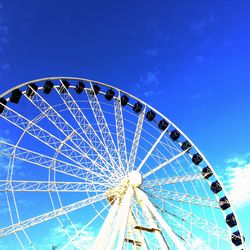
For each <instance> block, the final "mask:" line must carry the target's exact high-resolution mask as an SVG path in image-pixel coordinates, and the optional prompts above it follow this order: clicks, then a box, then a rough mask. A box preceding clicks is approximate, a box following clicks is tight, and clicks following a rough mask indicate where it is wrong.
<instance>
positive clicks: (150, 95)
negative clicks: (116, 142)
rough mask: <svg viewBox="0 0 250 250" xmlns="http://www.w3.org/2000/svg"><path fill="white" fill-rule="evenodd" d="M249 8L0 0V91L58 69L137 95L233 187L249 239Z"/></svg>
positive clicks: (214, 3)
mask: <svg viewBox="0 0 250 250" xmlns="http://www.w3.org/2000/svg"><path fill="white" fill-rule="evenodd" d="M249 10H250V2H249V1H246V0H245V1H244V0H243V1H240V2H239V1H225V0H224V1H199V2H198V1H195V2H192V3H191V2H190V1H175V3H173V1H80V0H79V1H76V0H75V1H47V0H44V1H37V0H32V1H31V0H28V1H18V0H13V1H7V0H6V1H4V0H0V92H1V93H2V92H4V91H6V90H7V89H9V88H10V87H12V86H14V85H17V84H19V83H21V82H24V81H28V80H32V79H36V78H40V77H46V76H58V75H64V76H79V77H86V78H90V79H95V80H99V81H102V82H107V83H110V84H111V85H115V86H117V87H119V88H121V89H124V90H126V91H128V92H129V93H131V94H134V95H136V96H138V97H139V98H141V99H143V100H144V101H146V102H148V103H149V104H150V105H152V106H153V107H155V108H156V109H158V110H159V111H161V112H162V113H164V114H165V115H166V116H167V117H169V118H170V119H171V120H172V121H173V122H175V123H176V125H177V126H179V127H180V128H181V129H182V130H183V131H184V132H185V133H186V134H187V135H188V136H189V137H190V138H191V139H192V140H193V141H194V142H195V144H196V145H197V146H198V147H199V149H200V150H201V151H202V152H203V153H204V154H205V155H206V156H207V158H208V160H209V161H210V162H211V163H212V165H213V166H214V168H215V169H216V170H217V173H218V174H219V176H220V177H221V178H222V179H223V180H224V182H225V184H227V185H226V186H227V187H228V188H229V189H230V188H233V189H234V191H233V192H234V194H233V195H234V197H236V196H237V194H239V193H240V194H242V195H239V196H238V197H239V200H238V203H239V204H238V206H237V212H238V216H239V218H240V219H241V221H242V227H243V230H244V234H245V236H246V239H248V241H249V240H250V228H249V223H248V222H249V215H248V213H247V211H249V209H250V188H249V185H247V184H248V182H247V179H246V177H250V144H249V133H248V131H249V124H250V108H249V107H250V99H249V90H250V64H249V60H250V42H249V40H250V33H249V30H250V16H249ZM0 136H6V135H4V131H0ZM242 183H243V185H242V186H240V184H242ZM244 184H245V185H244ZM235 193H236V195H235ZM242 196H243V198H242V199H241V198H240V197H242Z"/></svg>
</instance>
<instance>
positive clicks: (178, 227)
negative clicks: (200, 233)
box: [155, 205, 207, 249]
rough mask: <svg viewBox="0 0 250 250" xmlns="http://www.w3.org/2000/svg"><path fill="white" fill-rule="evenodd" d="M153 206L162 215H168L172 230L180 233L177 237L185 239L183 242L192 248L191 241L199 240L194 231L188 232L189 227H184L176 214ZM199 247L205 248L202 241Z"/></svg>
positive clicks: (181, 219)
mask: <svg viewBox="0 0 250 250" xmlns="http://www.w3.org/2000/svg"><path fill="white" fill-rule="evenodd" d="M155 207H156V208H157V209H158V210H159V211H160V212H161V213H162V214H163V215H164V216H166V215H167V217H168V219H169V220H171V221H172V222H173V223H174V224H173V230H174V232H175V233H176V234H180V235H181V236H180V235H179V237H180V238H181V239H182V240H184V241H185V244H186V246H187V247H188V248H192V247H193V246H192V241H196V242H197V240H199V238H198V237H197V236H196V235H195V234H194V232H190V229H189V228H187V227H185V226H184V225H183V224H182V223H181V222H183V218H181V217H179V216H178V215H176V213H175V214H173V213H171V212H169V211H167V210H165V209H163V208H161V207H159V206H157V205H155ZM199 247H200V248H201V249H203V248H202V247H204V249H207V248H205V244H204V242H200V244H199Z"/></svg>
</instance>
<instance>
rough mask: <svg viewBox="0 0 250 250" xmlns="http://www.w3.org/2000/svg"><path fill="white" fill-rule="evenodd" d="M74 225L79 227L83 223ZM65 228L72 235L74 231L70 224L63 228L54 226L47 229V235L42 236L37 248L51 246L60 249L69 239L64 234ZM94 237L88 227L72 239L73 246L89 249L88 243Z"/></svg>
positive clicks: (91, 241)
mask: <svg viewBox="0 0 250 250" xmlns="http://www.w3.org/2000/svg"><path fill="white" fill-rule="evenodd" d="M74 226H75V227H76V228H81V227H83V226H84V225H83V224H80V223H77V224H75V225H74ZM65 230H66V231H67V233H68V234H69V235H70V236H71V237H73V236H74V235H75V233H76V232H75V229H74V228H73V227H72V226H67V227H65V229H63V228H62V227H61V226H56V227H54V228H53V229H50V230H49V232H48V236H47V237H46V238H44V240H43V242H42V243H41V244H40V245H39V247H40V248H39V249H51V247H52V246H53V247H54V248H55V249H62V247H63V246H64V245H66V243H67V242H68V241H69V238H68V237H67V236H66V234H65ZM95 237H96V235H95V232H94V229H93V228H92V227H90V228H89V229H87V230H85V231H84V232H83V233H81V235H80V236H79V237H78V238H77V239H75V240H74V242H75V246H76V247H81V248H80V249H89V244H91V243H93V241H94V239H95ZM84 246H85V247H84ZM72 247H73V245H72V244H71V247H70V249H72ZM67 249H68V248H67Z"/></svg>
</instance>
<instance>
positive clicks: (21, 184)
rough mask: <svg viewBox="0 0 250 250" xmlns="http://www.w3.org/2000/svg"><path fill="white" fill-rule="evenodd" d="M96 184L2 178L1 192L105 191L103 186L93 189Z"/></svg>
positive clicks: (0, 181)
mask: <svg viewBox="0 0 250 250" xmlns="http://www.w3.org/2000/svg"><path fill="white" fill-rule="evenodd" d="M95 184H96V185H98V183H93V184H92V185H91V184H90V183H84V182H62V181H59V182H50V181H27V180H25V181H20V180H13V179H12V180H9V181H8V180H0V192H80V193H83V192H96V193H103V192H105V190H106V188H103V187H102V188H100V187H98V188H96V187H95V189H93V185H95Z"/></svg>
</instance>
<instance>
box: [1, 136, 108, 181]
mask: <svg viewBox="0 0 250 250" xmlns="http://www.w3.org/2000/svg"><path fill="white" fill-rule="evenodd" d="M13 152H14V153H15V154H13ZM0 154H1V155H6V156H8V157H15V158H16V159H18V160H21V161H24V162H28V163H31V164H33V165H37V166H40V167H43V168H47V169H52V170H54V171H56V172H60V173H63V174H66V175H69V176H73V177H76V178H78V179H82V180H85V181H86V182H89V183H91V182H92V180H90V179H89V178H87V174H88V173H91V172H90V171H89V169H87V168H84V167H81V168H80V167H79V166H77V165H73V164H70V163H67V162H64V161H62V160H58V159H55V158H51V157H49V156H46V155H43V154H40V153H37V152H34V151H31V150H28V149H25V148H22V147H19V146H16V145H13V144H10V143H7V142H5V141H0ZM91 174H93V176H95V180H96V182H98V183H100V185H101V184H102V183H103V184H102V185H105V183H106V181H104V182H102V179H101V178H99V180H98V177H99V175H98V173H91ZM101 177H102V176H101Z"/></svg>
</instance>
